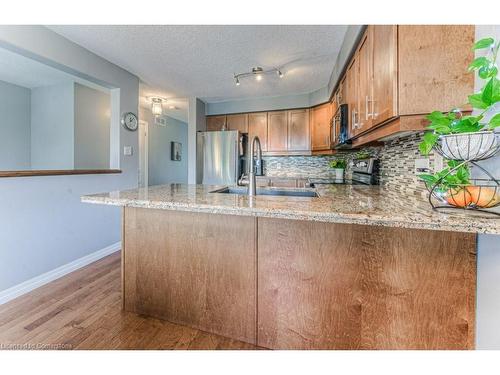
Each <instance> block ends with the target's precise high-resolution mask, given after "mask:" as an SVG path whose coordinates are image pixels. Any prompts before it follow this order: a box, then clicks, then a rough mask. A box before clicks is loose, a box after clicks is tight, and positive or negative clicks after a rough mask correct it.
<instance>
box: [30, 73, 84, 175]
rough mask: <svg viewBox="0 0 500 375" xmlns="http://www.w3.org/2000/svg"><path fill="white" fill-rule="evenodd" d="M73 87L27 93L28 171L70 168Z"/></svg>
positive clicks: (67, 86) (44, 89) (72, 131)
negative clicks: (29, 109) (28, 104)
mask: <svg viewBox="0 0 500 375" xmlns="http://www.w3.org/2000/svg"><path fill="white" fill-rule="evenodd" d="M74 104H75V103H74V84H73V82H71V83H64V84H60V85H54V86H44V87H36V88H33V89H32V90H31V168H32V169H73V167H74V158H73V155H74V143H73V139H74V126H75V123H74V115H73V114H74Z"/></svg>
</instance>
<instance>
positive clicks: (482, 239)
mask: <svg viewBox="0 0 500 375" xmlns="http://www.w3.org/2000/svg"><path fill="white" fill-rule="evenodd" d="M489 36H492V37H494V38H495V39H496V40H497V41H498V40H500V26H498V25H496V26H488V25H481V26H476V40H478V39H481V38H484V37H489ZM497 64H498V62H497ZM483 83H484V81H482V80H478V79H476V84H475V88H476V91H477V90H479V89H481V87H482V85H483ZM499 112H500V105H498V104H497V106H496V108H495V109H494V110H493V111H492V112H491V113H489V116H492V115H493V114H495V113H499ZM482 164H483V166H484V167H486V168H488V170H490V171H491V172H493V174H494V176H495V177H496V178H500V157H499V156H497V157H495V158H492V159H490V160H487V161H485V162H483V163H482ZM477 267H478V272H477V316H476V319H477V336H476V342H477V348H478V349H500V319H499V317H500V236H496V235H479V245H478V265H477Z"/></svg>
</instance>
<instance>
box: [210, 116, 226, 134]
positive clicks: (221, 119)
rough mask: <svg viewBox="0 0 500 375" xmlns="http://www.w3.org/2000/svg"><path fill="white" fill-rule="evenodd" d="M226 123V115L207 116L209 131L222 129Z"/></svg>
mask: <svg viewBox="0 0 500 375" xmlns="http://www.w3.org/2000/svg"><path fill="white" fill-rule="evenodd" d="M225 124H226V116H225V115H224V116H207V131H209V132H210V131H219V130H222V128H223V127H224V125H225Z"/></svg>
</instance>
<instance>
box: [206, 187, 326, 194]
mask: <svg viewBox="0 0 500 375" xmlns="http://www.w3.org/2000/svg"><path fill="white" fill-rule="evenodd" d="M210 193H220V194H239V195H247V193H248V188H247V187H244V186H241V187H240V186H237V187H224V188H222V189H218V190H214V191H211V192H210ZM256 194H257V195H274V196H284V197H319V195H318V193H316V192H315V191H314V190H312V189H279V188H278V189H277V188H257V190H256Z"/></svg>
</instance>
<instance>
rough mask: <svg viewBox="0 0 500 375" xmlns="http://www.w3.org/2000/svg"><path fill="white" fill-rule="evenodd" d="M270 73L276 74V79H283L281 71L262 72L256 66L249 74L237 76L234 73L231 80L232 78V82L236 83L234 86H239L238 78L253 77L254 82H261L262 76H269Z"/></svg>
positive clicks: (262, 70)
mask: <svg viewBox="0 0 500 375" xmlns="http://www.w3.org/2000/svg"><path fill="white" fill-rule="evenodd" d="M270 73H276V74H277V75H278V77H280V78H283V75H284V74H283V72H282V71H281V69H278V68H273V69H269V70H264V69H262V68H261V67H260V66H256V67H254V68H252V70H251V71H250V72H245V73H238V74H236V73H235V74H234V75H233V78H234V82H235V83H236V86H239V85H240V78H245V77H250V76H253V77H255V80H256V81H262V78H264V75H265V74H270Z"/></svg>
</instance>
